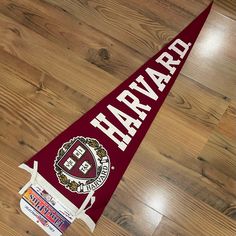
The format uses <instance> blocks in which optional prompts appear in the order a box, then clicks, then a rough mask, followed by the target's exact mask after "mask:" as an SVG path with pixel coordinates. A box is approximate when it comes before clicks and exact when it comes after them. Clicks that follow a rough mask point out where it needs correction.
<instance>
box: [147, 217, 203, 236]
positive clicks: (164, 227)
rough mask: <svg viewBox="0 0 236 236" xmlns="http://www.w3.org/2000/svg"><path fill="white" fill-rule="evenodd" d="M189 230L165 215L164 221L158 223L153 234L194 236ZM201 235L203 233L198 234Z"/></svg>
mask: <svg viewBox="0 0 236 236" xmlns="http://www.w3.org/2000/svg"><path fill="white" fill-rule="evenodd" d="M192 235H193V234H192V233H190V232H189V231H188V230H186V229H184V228H183V227H180V226H179V225H178V224H176V223H175V222H173V221H170V220H169V219H168V218H167V217H163V218H162V221H161V222H160V224H159V225H158V227H157V229H156V231H155V232H154V234H153V235H152V236H192ZM198 235H199V236H200V235H201V234H198Z"/></svg>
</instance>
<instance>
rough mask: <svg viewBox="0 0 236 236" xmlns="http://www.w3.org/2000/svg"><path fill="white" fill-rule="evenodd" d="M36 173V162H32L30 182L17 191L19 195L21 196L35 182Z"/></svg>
mask: <svg viewBox="0 0 236 236" xmlns="http://www.w3.org/2000/svg"><path fill="white" fill-rule="evenodd" d="M37 173H38V162H37V161H34V168H33V169H31V178H30V181H29V182H28V183H26V184H25V186H23V187H22V188H21V190H20V191H19V194H20V195H22V194H23V193H24V192H25V191H26V190H27V189H28V188H29V187H30V186H31V185H32V184H33V183H34V182H35V180H36V177H37Z"/></svg>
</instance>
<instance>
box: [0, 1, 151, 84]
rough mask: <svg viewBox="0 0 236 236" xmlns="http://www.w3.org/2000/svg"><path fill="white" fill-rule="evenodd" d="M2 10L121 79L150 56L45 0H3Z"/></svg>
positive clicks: (0, 7)
mask: <svg viewBox="0 0 236 236" xmlns="http://www.w3.org/2000/svg"><path fill="white" fill-rule="evenodd" d="M0 12H2V13H3V14H5V15H7V16H9V17H11V18H13V19H14V20H16V21H17V22H19V23H20V24H22V25H24V26H26V27H28V28H29V29H31V30H33V31H35V32H37V33H38V34H40V35H41V36H43V37H45V38H46V39H48V40H50V41H52V42H54V43H56V44H58V45H60V47H62V48H65V49H67V50H69V51H73V52H75V53H76V54H77V55H78V56H79V57H81V58H83V59H84V60H86V61H88V62H90V63H92V64H93V65H96V66H97V67H99V68H101V69H102V70H105V71H107V72H108V73H110V74H112V75H115V76H116V77H117V78H120V79H122V80H124V79H125V78H126V77H127V76H129V75H130V74H131V73H132V72H133V71H135V70H136V69H137V68H138V67H139V66H140V65H141V64H143V63H144V61H145V60H146V59H147V57H146V56H142V55H140V54H139V53H137V52H136V51H135V50H132V49H131V48H130V47H128V46H126V45H125V44H123V43H121V42H119V41H117V40H115V39H114V38H112V37H109V36H108V35H106V34H103V33H101V32H100V31H98V30H96V29H95V28H93V27H91V26H89V25H87V24H86V22H83V21H78V20H76V19H74V18H73V17H71V15H68V14H67V13H65V12H64V11H62V10H60V9H57V8H55V7H53V6H51V5H50V4H47V3H44V2H42V1H28V0H23V1H19V0H14V1H8V0H4V1H2V4H1V5H0Z"/></svg>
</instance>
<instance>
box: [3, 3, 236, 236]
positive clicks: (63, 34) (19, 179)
mask: <svg viewBox="0 0 236 236" xmlns="http://www.w3.org/2000/svg"><path fill="white" fill-rule="evenodd" d="M208 3H209V1H208V0H203V1H194V0H193V1H187V0H183V1H177V0H168V1H162V0H158V1H154V0H149V1H143V0H140V1H137V0H130V1H124V0H108V1H104V0H92V1H87V0H83V1H82V0H81V1H74V0H66V1H65V0H60V1H51V0H43V1H42V0H34V1H31V0H1V1H0V150H1V151H0V164H1V172H0V178H1V182H0V208H1V210H0V212H1V213H0V235H4V236H5V235H14V236H18V235H32V236H33V235H34V236H36V235H45V233H43V232H42V230H41V229H39V228H38V227H37V226H36V225H35V224H33V223H32V222H31V221H30V220H29V219H27V217H25V216H24V215H23V214H22V213H21V211H20V209H19V199H20V196H19V195H18V194H17V192H18V190H19V189H20V187H21V186H23V185H24V183H25V182H26V181H28V179H29V175H28V174H27V173H25V172H24V171H22V170H20V169H18V168H17V166H18V165H19V164H20V163H22V162H23V161H25V160H27V159H29V158H30V157H31V156H32V155H33V154H35V153H36V152H37V151H39V150H40V149H41V148H42V147H43V146H45V145H46V144H47V143H48V142H50V141H51V140H52V139H53V138H54V137H55V136H56V135H57V134H59V133H60V132H61V131H63V130H64V129H65V128H66V127H68V125H70V124H71V123H72V122H74V121H75V120H76V119H78V118H79V117H80V116H81V115H82V114H84V113H85V112H86V111H88V110H89V109H90V108H91V107H92V106H94V105H95V104H96V103H97V102H98V101H99V100H100V99H101V98H102V97H103V96H105V95H106V94H107V93H109V92H110V91H111V90H112V89H113V88H115V87H116V86H117V85H118V84H119V83H121V81H123V80H125V79H126V78H127V77H128V76H129V75H130V74H131V73H132V72H133V71H134V70H136V69H137V68H138V67H139V66H140V65H142V64H143V63H144V62H145V61H146V60H147V59H148V58H149V57H150V56H152V55H153V54H154V53H156V52H157V50H159V49H160V48H161V47H162V46H163V45H164V44H165V43H166V42H168V41H169V40H170V39H171V38H173V37H174V36H175V35H176V34H177V33H178V32H180V30H181V29H182V28H183V27H184V26H186V25H187V24H188V23H190V22H191V20H193V19H194V17H195V16H196V15H198V14H199V13H200V12H201V11H202V10H203V9H204V8H205V7H206V5H207V4H208ZM235 19H236V14H235V2H234V1H232V0H226V1H221V0H216V1H215V3H214V5H213V10H212V12H211V14H210V16H209V18H208V20H207V22H206V25H205V26H204V28H203V31H202V32H201V34H200V37H199V39H198V40H197V42H196V45H195V46H194V49H193V51H192V53H191V54H190V57H189V58H188V60H187V62H186V65H185V66H184V68H183V70H182V71H181V75H180V76H179V77H178V79H177V81H176V83H175V85H174V87H173V88H172V90H171V92H170V94H169V96H168V98H167V100H166V102H165V103H164V105H163V106H162V108H161V111H160V112H159V113H158V115H157V117H156V119H155V121H154V123H153V125H152V127H151V129H150V131H149V132H148V134H147V136H146V137H145V140H144V141H143V143H142V145H141V147H140V148H139V150H138V152H137V153H136V155H135V157H134V159H133V161H132V164H131V165H130V167H129V168H128V170H127V172H126V173H125V175H124V178H123V179H122V181H121V183H120V185H119V186H118V188H117V190H116V192H115V193H114V195H113V198H112V200H111V201H110V203H109V204H108V206H107V208H106V209H105V211H104V214H103V216H102V218H101V220H100V221H99V223H98V225H97V227H96V230H95V232H94V235H105V236H106V235H109V236H110V235H147V236H148V235H153V236H169V235H185V236H187V235H193V236H195V235H206V236H208V235H212V236H215V235H220V236H221V235H222V236H224V235H227V236H231V235H232V236H233V235H235V234H236V224H235V219H236V190H235V189H236V179H235V178H236V175H235V173H236V172H235V165H236V130H235V127H236V116H235V110H236V80H235V78H236V77H235V75H236V70H235V68H236V65H235V64H236V63H235V61H236V60H235V59H236V51H235V47H233V46H232V45H235V43H236V37H235V32H236V31H235V30H236V28H235ZM213 36H214V37H213ZM212 42H215V43H212ZM213 46H214V47H213ZM219 55H220V56H219ZM65 235H68V236H73V235H92V234H91V233H90V232H89V231H88V229H87V227H86V226H85V225H84V224H83V223H82V222H80V221H78V222H76V223H75V224H73V225H72V226H71V227H70V228H69V229H68V231H67V232H66V233H65Z"/></svg>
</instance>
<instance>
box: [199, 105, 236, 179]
mask: <svg viewBox="0 0 236 236" xmlns="http://www.w3.org/2000/svg"><path fill="white" fill-rule="evenodd" d="M235 111H236V106H235V102H232V103H231V104H230V105H229V107H228V109H227V111H226V112H225V114H224V115H223V117H222V119H221V121H220V123H219V125H218V127H217V128H216V129H215V130H214V132H212V134H211V136H210V138H209V140H208V142H207V144H206V145H205V146H204V148H203V150H202V151H201V153H200V155H199V157H200V158H202V160H203V161H205V162H207V163H210V164H211V166H212V167H215V168H216V169H217V170H218V171H220V172H222V173H224V174H225V175H226V176H229V177H231V178H233V179H234V180H236V171H235V170H236V135H235V134H236V126H235V124H236V112H235ZM229 124H231V126H229Z"/></svg>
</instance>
